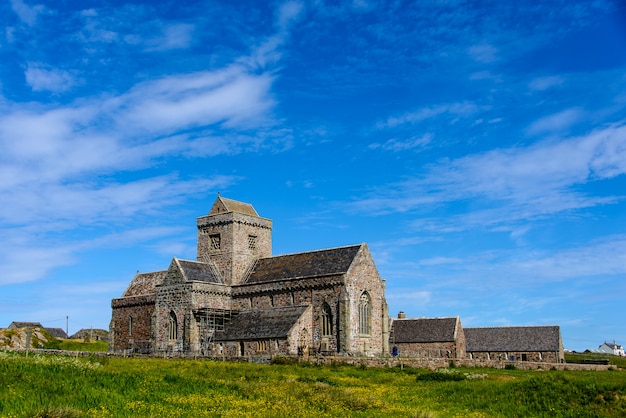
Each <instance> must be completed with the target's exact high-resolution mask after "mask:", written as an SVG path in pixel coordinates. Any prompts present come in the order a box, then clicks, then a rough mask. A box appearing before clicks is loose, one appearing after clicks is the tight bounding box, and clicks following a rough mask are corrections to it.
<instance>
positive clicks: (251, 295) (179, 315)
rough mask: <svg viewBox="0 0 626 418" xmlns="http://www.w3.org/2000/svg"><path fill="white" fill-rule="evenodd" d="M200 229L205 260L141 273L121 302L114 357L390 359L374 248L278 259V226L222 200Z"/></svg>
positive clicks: (116, 310) (116, 306) (115, 316)
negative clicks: (275, 241)
mask: <svg viewBox="0 0 626 418" xmlns="http://www.w3.org/2000/svg"><path fill="white" fill-rule="evenodd" d="M197 227H198V242H197V257H196V260H182V259H178V258H174V259H173V260H172V262H171V263H170V265H169V268H168V269H167V270H162V271H157V272H151V273H138V274H137V275H136V276H135V277H134V279H133V280H132V281H131V283H130V285H129V286H128V288H127V289H126V291H125V292H124V294H123V295H122V297H120V298H116V299H113V300H112V303H111V306H112V310H113V313H112V319H111V324H110V350H111V351H114V352H115V351H123V350H131V351H134V352H144V353H154V354H156V353H171V354H185V353H186V354H194V355H206V356H219V355H224V356H228V357H233V356H251V355H274V354H286V355H298V354H309V353H319V354H353V355H370V356H371V355H376V356H379V355H386V354H388V353H389V329H388V328H389V318H388V309H387V301H386V299H385V282H384V280H382V279H381V278H380V276H379V274H378V270H377V268H376V265H375V264H374V261H373V259H372V256H371V254H370V252H369V249H368V247H367V245H366V244H358V245H353V246H347V247H339V248H331V249H324V250H317V251H310V252H302V253H296V254H288V255H281V256H272V221H271V220H270V219H267V218H262V217H260V216H259V215H258V214H257V212H256V210H255V209H254V208H253V207H252V205H250V204H247V203H243V202H238V201H235V200H231V199H226V198H224V197H221V196H219V195H218V197H217V199H216V200H215V203H214V204H213V207H212V208H211V210H210V211H209V214H208V215H207V216H202V217H199V218H198V219H197Z"/></svg>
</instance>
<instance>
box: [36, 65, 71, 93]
mask: <svg viewBox="0 0 626 418" xmlns="http://www.w3.org/2000/svg"><path fill="white" fill-rule="evenodd" d="M25 75H26V82H27V83H28V84H29V85H30V86H31V88H32V89H33V91H51V92H62V91H66V90H69V89H71V88H72V87H73V86H74V84H76V80H75V78H74V77H73V76H72V75H71V74H70V73H69V72H68V71H63V70H59V69H55V68H45V66H39V65H36V64H29V65H28V68H27V69H26V72H25Z"/></svg>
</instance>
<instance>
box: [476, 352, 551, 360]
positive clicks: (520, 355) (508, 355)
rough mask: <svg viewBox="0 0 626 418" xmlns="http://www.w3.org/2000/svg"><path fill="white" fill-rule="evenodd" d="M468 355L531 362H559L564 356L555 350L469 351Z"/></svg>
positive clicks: (482, 358) (488, 358)
mask: <svg viewBox="0 0 626 418" xmlns="http://www.w3.org/2000/svg"><path fill="white" fill-rule="evenodd" d="M466 357H468V358H470V359H472V360H478V361H499V360H509V361H531V362H545V363H557V362H560V361H561V359H562V357H560V356H559V353H557V352H554V351H543V352H542V351H531V352H517V351H515V352H514V351H511V352H505V353H503V352H491V353H488V352H472V353H467V355H466Z"/></svg>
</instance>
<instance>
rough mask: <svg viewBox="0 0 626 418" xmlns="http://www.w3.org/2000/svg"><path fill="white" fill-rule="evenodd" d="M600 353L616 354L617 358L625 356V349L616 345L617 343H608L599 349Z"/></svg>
mask: <svg viewBox="0 0 626 418" xmlns="http://www.w3.org/2000/svg"><path fill="white" fill-rule="evenodd" d="M598 351H599V352H601V353H606V354H614V355H616V356H624V355H626V354H625V353H624V347H623V346H621V345H619V344H616V343H615V341H613V342H612V343H607V342H606V341H605V342H604V344H602V345H601V346H600V347H598Z"/></svg>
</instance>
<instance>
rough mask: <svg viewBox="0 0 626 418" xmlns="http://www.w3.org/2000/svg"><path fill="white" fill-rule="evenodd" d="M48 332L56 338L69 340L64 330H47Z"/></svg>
mask: <svg viewBox="0 0 626 418" xmlns="http://www.w3.org/2000/svg"><path fill="white" fill-rule="evenodd" d="M46 331H48V332H49V333H50V335H52V336H53V337H54V338H64V339H67V338H68V336H67V334H66V333H65V331H64V330H63V328H46Z"/></svg>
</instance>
